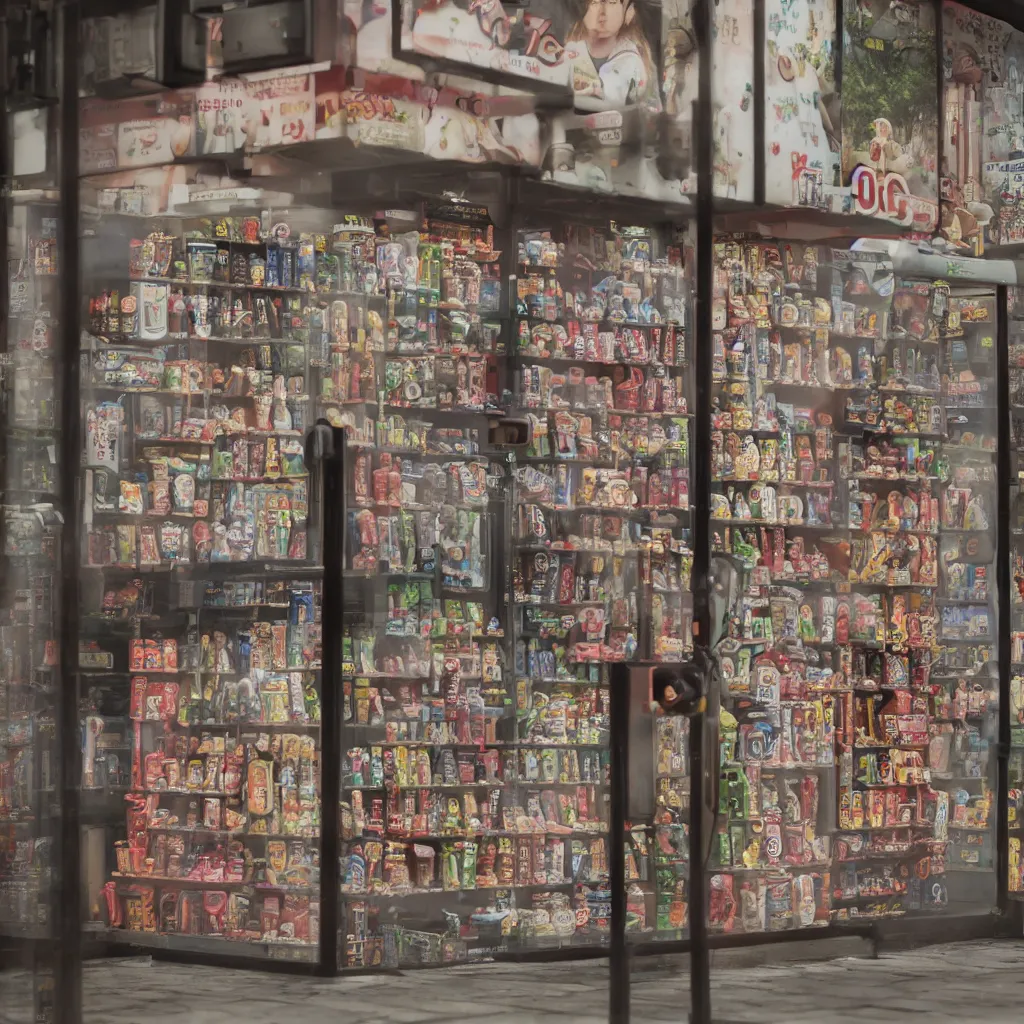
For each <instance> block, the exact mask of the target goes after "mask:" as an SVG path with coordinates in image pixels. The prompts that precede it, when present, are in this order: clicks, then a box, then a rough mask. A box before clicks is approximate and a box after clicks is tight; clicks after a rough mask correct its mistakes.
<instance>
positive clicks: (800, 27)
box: [764, 0, 842, 209]
mask: <svg viewBox="0 0 1024 1024" xmlns="http://www.w3.org/2000/svg"><path fill="white" fill-rule="evenodd" d="M835 40H836V6H835V3H834V0H795V2H794V0H766V3H765V43H766V49H767V53H766V54H765V155H764V160H765V199H766V201H767V202H769V203H777V204H778V205H780V206H806V207H811V208H818V209H827V208H828V207H829V206H830V202H829V197H830V196H831V195H833V194H835V192H836V191H837V190H838V188H839V186H840V182H839V173H840V150H841V148H842V137H841V121H840V107H839V92H838V90H837V88H836V54H835Z"/></svg>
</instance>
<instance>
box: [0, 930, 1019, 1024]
mask: <svg viewBox="0 0 1024 1024" xmlns="http://www.w3.org/2000/svg"><path fill="white" fill-rule="evenodd" d="M687 970H688V967H687V964H686V962H685V961H681V962H677V963H676V964H675V965H674V967H673V968H671V969H665V968H664V967H659V969H658V970H653V971H652V970H644V971H643V972H641V973H636V974H634V976H633V984H632V1010H633V1012H632V1021H633V1022H636V1024H647V1022H652V1024H653V1022H666V1024H667V1022H676V1024H682V1022H683V1021H686V1020H687V1013H688V1009H689V1001H688V986H687V979H686V977H685V974H686V971H687ZM84 993H85V1020H84V1024H172V1022H173V1024H186V1022H187V1024H236V1022H237V1024H243V1022H244V1024H328V1022H329V1024H346V1022H349V1021H351V1022H353V1024H363V1022H373V1024H441V1022H443V1021H456V1020H457V1021H460V1022H464V1024H513V1022H515V1024H520V1022H533V1021H536V1022H539V1024H582V1022H595V1024H599V1022H601V1021H603V1020H606V1019H607V1000H608V989H607V968H606V965H605V964H603V963H602V962H600V961H596V962H593V961H592V962H584V963H562V964H544V965H534V964H531V965H507V964H481V965H474V966H467V967H455V968H448V969H444V970H429V971H419V972H415V971H410V972H405V973H396V974H389V975H377V976H367V975H364V976H358V977H347V978H342V979H338V980H336V981H335V980H331V981H325V980H313V979H303V978H295V977H289V976H287V975H268V974H262V973H258V972H251V971H234V970H226V969H223V968H217V967H207V966H202V965H197V966H181V965H175V964H166V963H158V962H154V961H151V960H149V959H147V958H139V959H132V960H118V961H104V962H100V963H93V964H90V965H88V966H87V967H86V970H85V978H84ZM27 995H28V993H27V990H26V980H25V979H24V977H21V976H18V975H17V974H15V973H13V972H9V973H0V1024H32V1017H31V1008H30V1000H29V999H28V998H27ZM712 998H713V1008H714V1012H715V1021H716V1022H723V1024H733V1022H735V1024H861V1022H867V1021H886V1022H888V1021H921V1022H925V1021H927V1022H928V1024H945V1022H954V1021H955V1022H958V1024H967V1022H978V1024H981V1022H983V1021H984V1022H986V1024H1004V1022H1005V1024H1010V1022H1011V1021H1012V1022H1013V1024H1018V1022H1019V1021H1021V1019H1022V1018H1024V941H1008V940H1007V941H1002V942H987V941H986V942H969V943H961V944H957V945H947V946H931V947H927V948H924V949H920V950H914V951H910V952H900V953H894V954H889V955H883V956H882V957H880V958H879V959H877V960H874V959H861V958H853V957H845V958H843V959H838V960H831V961H827V962H816V963H795V964H793V963H791V964H786V965H780V966H755V967H735V966H723V961H722V957H721V955H718V956H717V958H716V961H713V996H712Z"/></svg>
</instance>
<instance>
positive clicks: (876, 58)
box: [840, 0, 938, 195]
mask: <svg viewBox="0 0 1024 1024" xmlns="http://www.w3.org/2000/svg"><path fill="white" fill-rule="evenodd" d="M900 15H902V17H900ZM844 21H845V24H844V28H845V45H844V48H843V65H842V82H841V83H840V90H841V96H842V110H843V115H842V116H843V176H844V180H846V181H849V176H850V174H851V173H852V171H853V169H854V167H856V166H857V164H859V163H862V162H865V153H866V152H867V151H868V150H869V148H870V146H871V142H872V140H873V139H874V138H875V136H876V135H877V134H878V133H877V132H876V129H875V120H876V119H877V118H885V119H886V120H887V121H888V122H889V123H890V124H891V125H892V129H893V132H892V134H893V138H894V139H895V141H896V142H897V143H898V144H899V146H900V147H901V148H902V150H903V153H904V154H905V156H904V158H903V159H902V160H901V161H900V166H895V167H890V169H892V170H899V171H900V172H901V173H904V174H905V175H906V176H907V177H908V181H909V179H910V178H916V179H917V183H918V187H914V185H913V184H911V191H913V192H915V193H917V194H919V195H920V194H928V193H931V192H934V191H935V184H934V183H933V179H934V175H935V145H936V141H937V133H938V124H937V117H938V115H937V101H936V91H935V90H936V73H937V71H936V59H937V57H936V52H935V44H936V39H935V28H934V18H933V15H932V11H931V8H930V6H929V5H927V4H917V3H913V2H910V3H908V2H905V0H895V2H894V3H892V4H890V3H889V2H888V0H881V2H879V0H846V5H845V19H844ZM920 189H923V192H922V191H920Z"/></svg>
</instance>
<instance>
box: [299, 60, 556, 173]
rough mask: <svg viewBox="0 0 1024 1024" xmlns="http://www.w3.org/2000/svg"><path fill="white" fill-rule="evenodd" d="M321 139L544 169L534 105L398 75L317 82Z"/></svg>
mask: <svg viewBox="0 0 1024 1024" xmlns="http://www.w3.org/2000/svg"><path fill="white" fill-rule="evenodd" d="M316 106H317V128H316V137H317V138H318V139H328V138H349V139H351V140H352V141H353V142H355V143H357V144H359V145H373V146H382V147H385V148H389V149H402V150H406V151H408V152H412V153H418V154H422V155H424V156H427V157H430V158H432V159H436V160H456V161H460V162H464V163H485V162H496V163H505V164H513V165H517V166H522V165H528V166H533V167H537V166H539V165H540V159H541V148H540V122H539V120H538V118H537V116H536V114H534V113H533V102H532V99H530V98H528V97H527V98H523V97H513V96H497V95H486V94H484V93H475V92H469V91H466V90H461V89H452V88H441V89H437V88H433V87H429V86H425V85H423V84H421V83H419V82H415V81H411V80H410V79H407V78H404V77H399V76H396V75H388V74H380V75H372V74H362V73H356V74H354V75H349V74H347V73H346V70H345V69H344V68H332V69H331V70H330V71H325V72H320V73H318V74H317V76H316Z"/></svg>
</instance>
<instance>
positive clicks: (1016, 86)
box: [942, 2, 1024, 253]
mask: <svg viewBox="0 0 1024 1024" xmlns="http://www.w3.org/2000/svg"><path fill="white" fill-rule="evenodd" d="M942 18H943V21H942V42H943V52H942V80H943V90H944V97H943V98H944V110H945V112H946V113H945V123H944V125H943V132H944V135H943V140H942V145H943V155H944V159H943V167H942V233H943V235H945V237H946V238H947V239H948V241H949V242H950V243H951V244H953V245H955V246H957V247H959V248H962V249H964V250H966V251H971V252H975V253H980V251H981V250H982V249H983V247H984V245H985V243H986V242H988V243H991V244H994V245H1005V244H1008V243H1015V242H1024V214H1022V213H1021V198H1022V196H1024V33H1021V32H1018V31H1016V30H1015V29H1013V28H1011V27H1010V26H1009V25H1006V24H1005V23H1004V22H1001V21H997V20H996V19H995V18H988V17H986V16H985V15H983V14H978V13H976V12H975V11H971V10H969V9H968V8H966V7H964V6H962V5H961V4H956V3H949V2H947V3H944V4H943V9H942Z"/></svg>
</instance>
